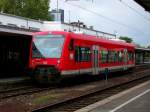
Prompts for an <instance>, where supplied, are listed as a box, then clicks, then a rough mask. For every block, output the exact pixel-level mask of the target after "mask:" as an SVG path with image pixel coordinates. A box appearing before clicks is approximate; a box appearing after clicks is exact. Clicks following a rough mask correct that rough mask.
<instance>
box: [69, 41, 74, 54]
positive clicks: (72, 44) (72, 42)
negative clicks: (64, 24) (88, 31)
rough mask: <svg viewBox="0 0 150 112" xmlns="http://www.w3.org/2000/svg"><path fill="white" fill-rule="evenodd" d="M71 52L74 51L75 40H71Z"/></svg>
mask: <svg viewBox="0 0 150 112" xmlns="http://www.w3.org/2000/svg"><path fill="white" fill-rule="evenodd" d="M69 50H70V51H72V50H74V39H71V40H70V44H69Z"/></svg>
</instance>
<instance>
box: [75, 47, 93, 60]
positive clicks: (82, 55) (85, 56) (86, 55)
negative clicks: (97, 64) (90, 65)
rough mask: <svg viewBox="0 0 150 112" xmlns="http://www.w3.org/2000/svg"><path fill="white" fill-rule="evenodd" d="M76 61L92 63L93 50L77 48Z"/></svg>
mask: <svg viewBox="0 0 150 112" xmlns="http://www.w3.org/2000/svg"><path fill="white" fill-rule="evenodd" d="M75 61H77V62H89V61H91V50H90V48H89V47H79V46H76V47H75Z"/></svg>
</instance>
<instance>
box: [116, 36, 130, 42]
mask: <svg viewBox="0 0 150 112" xmlns="http://www.w3.org/2000/svg"><path fill="white" fill-rule="evenodd" d="M119 39H121V40H125V41H126V42H127V43H131V42H132V41H133V40H132V38H129V37H126V36H120V37H119Z"/></svg>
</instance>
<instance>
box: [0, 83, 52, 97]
mask: <svg viewBox="0 0 150 112" xmlns="http://www.w3.org/2000/svg"><path fill="white" fill-rule="evenodd" d="M52 88H54V87H45V88H43V87H35V86H24V87H18V88H17V87H16V88H12V89H8V90H1V91H0V99H6V98H12V97H17V96H21V95H30V94H32V93H36V92H42V91H46V90H50V89H52Z"/></svg>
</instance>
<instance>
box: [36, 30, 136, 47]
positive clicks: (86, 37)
mask: <svg viewBox="0 0 150 112" xmlns="http://www.w3.org/2000/svg"><path fill="white" fill-rule="evenodd" d="M34 34H35V35H38V34H39V35H40V34H41V35H42V34H63V35H68V34H72V35H74V36H73V38H75V39H81V40H87V41H94V42H101V43H107V44H116V45H120V46H127V47H133V48H135V45H134V44H132V43H126V42H122V41H115V40H109V39H106V38H104V37H102V36H98V37H97V36H92V35H87V34H77V33H74V32H65V31H44V32H36V33H34ZM77 35H78V36H77Z"/></svg>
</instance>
